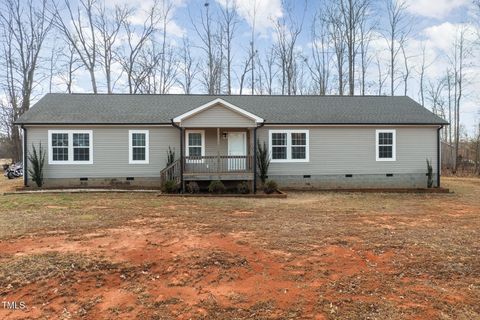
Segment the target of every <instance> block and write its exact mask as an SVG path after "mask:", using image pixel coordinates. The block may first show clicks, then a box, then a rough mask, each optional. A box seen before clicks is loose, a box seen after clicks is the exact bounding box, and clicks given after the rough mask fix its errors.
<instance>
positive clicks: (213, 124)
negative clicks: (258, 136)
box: [182, 105, 256, 128]
mask: <svg viewBox="0 0 480 320" xmlns="http://www.w3.org/2000/svg"><path fill="white" fill-rule="evenodd" d="M255 125H256V124H255V121H254V120H252V119H250V118H247V117H245V116H243V115H241V114H239V113H238V112H235V111H232V110H230V109H228V108H226V107H224V106H221V105H215V106H212V107H211V108H208V109H206V110H203V111H201V112H199V113H197V114H195V115H193V116H190V117H188V118H187V119H185V120H183V121H182V127H186V128H187V127H190V128H222V127H230V128H231V127H239V128H241V127H243V128H251V127H255Z"/></svg>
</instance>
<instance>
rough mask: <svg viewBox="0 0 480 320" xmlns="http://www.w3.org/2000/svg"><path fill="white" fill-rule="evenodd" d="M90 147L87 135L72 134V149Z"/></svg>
mask: <svg viewBox="0 0 480 320" xmlns="http://www.w3.org/2000/svg"><path fill="white" fill-rule="evenodd" d="M89 145H90V139H89V134H88V133H74V134H73V146H74V147H88V146H89Z"/></svg>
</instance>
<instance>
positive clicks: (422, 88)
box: [419, 44, 428, 107]
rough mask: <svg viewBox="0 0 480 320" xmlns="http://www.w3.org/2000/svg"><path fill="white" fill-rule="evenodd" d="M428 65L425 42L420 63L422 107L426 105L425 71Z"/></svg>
mask: <svg viewBox="0 0 480 320" xmlns="http://www.w3.org/2000/svg"><path fill="white" fill-rule="evenodd" d="M427 67H428V66H427V65H426V62H425V44H423V45H422V64H421V65H420V72H419V76H420V84H419V85H420V89H419V93H420V103H421V104H422V107H425V71H426V69H427Z"/></svg>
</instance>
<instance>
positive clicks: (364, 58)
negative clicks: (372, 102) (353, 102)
mask: <svg viewBox="0 0 480 320" xmlns="http://www.w3.org/2000/svg"><path fill="white" fill-rule="evenodd" d="M365 11H366V12H365V13H364V15H363V16H362V19H361V20H360V23H359V28H360V29H359V51H360V94H361V95H362V96H363V95H365V86H366V82H367V80H366V76H367V70H368V67H369V65H370V62H371V60H372V56H371V55H370V54H369V53H368V52H369V47H370V42H371V40H372V31H373V23H370V22H369V18H370V17H369V15H368V10H365Z"/></svg>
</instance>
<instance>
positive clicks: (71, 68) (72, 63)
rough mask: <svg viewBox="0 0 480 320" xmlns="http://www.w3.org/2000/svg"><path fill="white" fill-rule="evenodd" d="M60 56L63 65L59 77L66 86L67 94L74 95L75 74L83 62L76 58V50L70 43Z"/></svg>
mask: <svg viewBox="0 0 480 320" xmlns="http://www.w3.org/2000/svg"><path fill="white" fill-rule="evenodd" d="M60 56H61V60H62V62H63V63H61V65H60V72H59V77H60V79H62V82H63V83H64V84H65V86H66V92H68V93H72V92H73V89H72V86H73V80H74V73H75V71H77V70H78V69H79V68H81V62H80V61H79V59H78V58H77V57H76V54H75V49H74V48H73V46H72V45H71V44H70V43H68V42H67V44H66V45H65V47H64V49H63V53H62V54H61V55H60Z"/></svg>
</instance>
